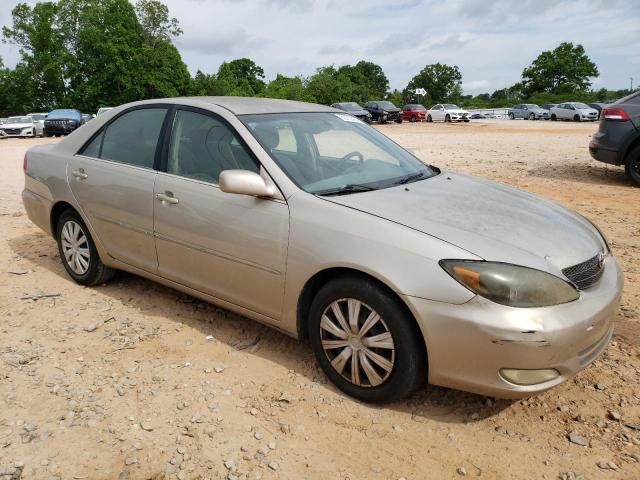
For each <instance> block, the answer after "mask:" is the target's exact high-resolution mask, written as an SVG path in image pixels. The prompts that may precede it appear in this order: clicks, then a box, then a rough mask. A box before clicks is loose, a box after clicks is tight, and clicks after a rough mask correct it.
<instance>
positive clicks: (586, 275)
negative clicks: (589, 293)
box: [562, 252, 604, 290]
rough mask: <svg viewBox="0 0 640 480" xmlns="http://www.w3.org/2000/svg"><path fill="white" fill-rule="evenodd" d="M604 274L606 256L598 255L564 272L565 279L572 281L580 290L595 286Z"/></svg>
mask: <svg viewBox="0 0 640 480" xmlns="http://www.w3.org/2000/svg"><path fill="white" fill-rule="evenodd" d="M603 272H604V254H603V253H602V252H601V253H598V255H596V256H595V257H593V258H590V259H589V260H587V261H586V262H582V263H578V264H577V265H573V266H572V267H567V268H565V269H564V270H562V273H563V274H564V276H565V277H567V278H568V279H569V280H571V281H572V282H573V283H574V285H575V286H576V287H578V288H579V289H580V290H584V289H586V288H589V287H591V286H592V285H594V284H595V283H596V282H597V281H598V280H600V277H602V274H603Z"/></svg>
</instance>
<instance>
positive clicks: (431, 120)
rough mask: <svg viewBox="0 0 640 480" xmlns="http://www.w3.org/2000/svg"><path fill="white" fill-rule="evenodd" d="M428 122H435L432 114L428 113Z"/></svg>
mask: <svg viewBox="0 0 640 480" xmlns="http://www.w3.org/2000/svg"><path fill="white" fill-rule="evenodd" d="M427 122H428V123H431V122H433V118H431V115H427Z"/></svg>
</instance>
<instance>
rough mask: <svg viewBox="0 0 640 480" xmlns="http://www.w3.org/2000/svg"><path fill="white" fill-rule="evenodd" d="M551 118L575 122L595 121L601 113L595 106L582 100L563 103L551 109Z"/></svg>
mask: <svg viewBox="0 0 640 480" xmlns="http://www.w3.org/2000/svg"><path fill="white" fill-rule="evenodd" d="M549 115H550V116H551V120H554V121H555V120H573V121H575V122H595V121H596V120H598V117H599V115H600V114H599V113H598V111H597V110H596V109H595V108H591V107H590V106H589V105H587V104H585V103H580V102H569V103H561V104H559V105H556V106H555V107H551V109H550V110H549Z"/></svg>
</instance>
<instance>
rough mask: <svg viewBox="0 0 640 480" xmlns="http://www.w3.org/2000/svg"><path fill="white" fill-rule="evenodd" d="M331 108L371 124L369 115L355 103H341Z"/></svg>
mask: <svg viewBox="0 0 640 480" xmlns="http://www.w3.org/2000/svg"><path fill="white" fill-rule="evenodd" d="M331 106H332V107H333V108H337V109H338V110H342V111H344V112H347V113H348V114H349V115H353V116H354V117H356V118H359V119H360V120H362V121H363V122H365V123H371V114H370V113H369V112H368V111H366V110H365V109H364V108H362V107H361V106H360V105H359V104H357V103H356V102H342V103H334V104H333V105H331Z"/></svg>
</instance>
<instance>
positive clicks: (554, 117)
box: [551, 113, 558, 122]
mask: <svg viewBox="0 0 640 480" xmlns="http://www.w3.org/2000/svg"><path fill="white" fill-rule="evenodd" d="M556 120H558V117H556V114H555V113H552V114H551V121H552V122H555V121H556Z"/></svg>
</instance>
